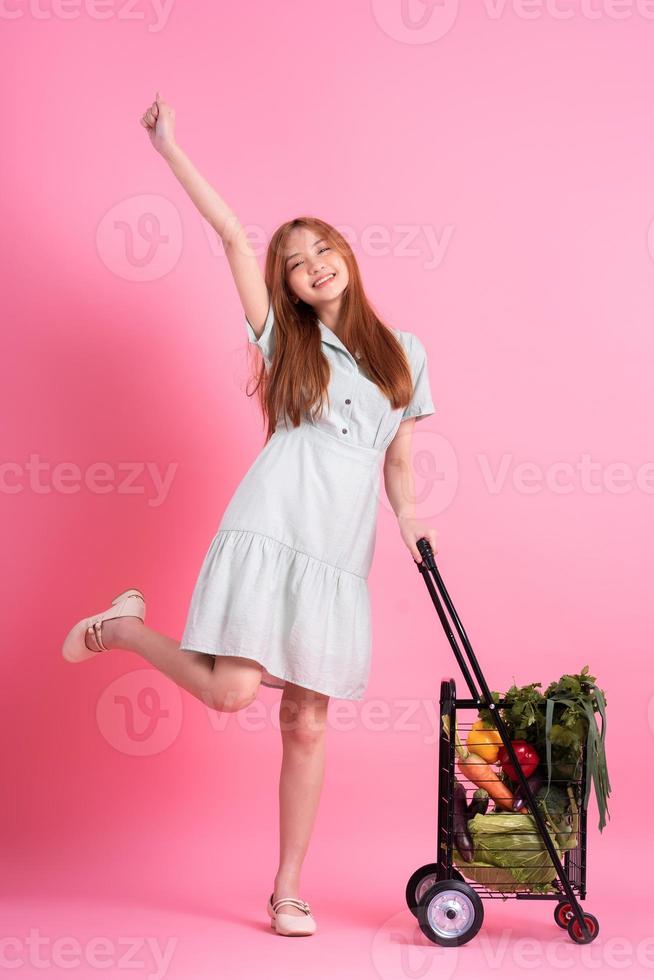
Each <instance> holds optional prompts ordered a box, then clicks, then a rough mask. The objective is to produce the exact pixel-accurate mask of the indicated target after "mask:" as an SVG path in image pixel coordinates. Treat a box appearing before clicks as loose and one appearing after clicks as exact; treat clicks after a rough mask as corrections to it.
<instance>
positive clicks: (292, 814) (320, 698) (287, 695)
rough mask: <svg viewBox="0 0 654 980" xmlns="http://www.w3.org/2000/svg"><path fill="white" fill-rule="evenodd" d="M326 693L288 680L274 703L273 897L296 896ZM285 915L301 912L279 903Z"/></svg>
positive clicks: (318, 779) (314, 796) (314, 802)
mask: <svg viewBox="0 0 654 980" xmlns="http://www.w3.org/2000/svg"><path fill="white" fill-rule="evenodd" d="M328 703H329V698H328V697H327V695H324V694H319V693H318V692H317V691H310V690H308V689H307V688H304V687H299V686H297V685H295V684H291V683H290V682H287V683H286V685H285V687H284V693H283V696H282V700H281V703H280V706H279V722H280V729H281V734H282V745H283V758H282V768H281V773H280V780H279V842H280V857H279V869H278V871H277V874H276V876H275V885H274V894H273V901H277V899H278V898H288V897H291V898H298V897H300V873H301V870H302V863H303V861H304V857H305V855H306V852H307V848H308V846H309V840H310V838H311V832H312V829H313V825H314V821H315V816H316V812H317V810H318V801H319V799H320V792H321V790H322V784H323V778H324V772H325V743H326V727H327V705H328ZM280 912H283V913H284V915H303V913H302V912H301V911H300V910H299V909H296V908H294V907H293V906H292V905H283V906H281V907H280Z"/></svg>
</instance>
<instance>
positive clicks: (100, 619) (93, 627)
mask: <svg viewBox="0 0 654 980" xmlns="http://www.w3.org/2000/svg"><path fill="white" fill-rule="evenodd" d="M121 616H136V618H137V619H140V620H141V622H145V599H144V598H143V593H142V592H140V590H139V589H125V591H124V592H121V593H120V595H117V596H116V598H115V599H112V601H111V606H110V607H109V609H105V610H104V612H101V613H96V615H95V616H87V617H86V619H80V621H79V623H76V624H75V626H73V628H72V630H71V631H70V633H69V634H68V636H67V637H66V639H65V640H64V645H63V647H62V648H61V655H62V657H63V658H64V660H68V661H69V662H70V663H79V662H80V660H88V658H89V657H94V656H95V655H96V653H100V652H101V651H103V650H106V649H107V648H106V646H105V645H104V643H103V642H102V624H103V623H104V622H105V620H107V619H120V617H121ZM87 631H92V632H93V633H94V635H95V640H96V643H97V644H98V647H99V648H100V649H99V650H90V649H89V648H88V647H87V645H86V643H85V642H84V639H85V637H86V633H87Z"/></svg>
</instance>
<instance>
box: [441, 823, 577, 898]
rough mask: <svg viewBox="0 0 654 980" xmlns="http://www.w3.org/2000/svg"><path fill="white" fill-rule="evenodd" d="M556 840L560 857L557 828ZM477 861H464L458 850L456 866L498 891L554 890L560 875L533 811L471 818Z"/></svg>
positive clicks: (470, 828)
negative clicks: (553, 883)
mask: <svg viewBox="0 0 654 980" xmlns="http://www.w3.org/2000/svg"><path fill="white" fill-rule="evenodd" d="M548 829H549V830H550V832H551V833H552V834H554V835H555V836H554V838H553V843H554V847H555V849H556V853H557V854H558V856H559V860H561V859H562V851H561V850H560V847H557V836H556V830H555V828H553V827H548ZM468 832H469V834H470V837H471V838H472V842H473V844H474V848H475V860H474V861H464V860H463V858H462V857H461V855H460V854H459V853H458V851H456V850H455V854H454V860H455V863H456V866H457V868H458V869H459V870H460V871H461V872H462V873H463V874H464V875H465V876H466V877H467V878H471V879H472V880H473V881H476V882H478V883H479V884H481V885H486V886H487V887H488V888H491V889H495V890H496V891H515V890H520V889H519V888H517V887H516V886H523V889H524V886H526V890H528V891H555V890H556V889H555V888H554V887H551V882H552V881H553V880H555V879H556V878H557V873H556V869H555V867H554V865H553V864H552V859H551V858H550V855H549V853H548V851H547V848H546V847H545V844H544V843H543V840H542V838H541V835H540V833H539V830H538V827H537V826H536V821H535V820H534V818H533V816H532V815H531V814H530V813H508V812H501V811H500V812H497V813H478V814H476V816H474V817H473V818H472V819H471V820H469V821H468Z"/></svg>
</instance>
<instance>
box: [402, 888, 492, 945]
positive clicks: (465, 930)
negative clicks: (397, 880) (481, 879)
mask: <svg viewBox="0 0 654 980" xmlns="http://www.w3.org/2000/svg"><path fill="white" fill-rule="evenodd" d="M417 912H418V923H419V925H420V929H421V930H422V932H423V933H424V934H425V936H426V937H427V939H429V940H430V941H431V942H432V943H437V944H438V945H439V946H463V944H464V943H467V942H469V941H470V940H471V939H472V938H473V936H476V935H477V933H478V932H479V930H480V929H481V924H482V922H483V921H484V906H483V905H482V902H481V899H480V897H479V895H478V894H477V892H476V891H475V890H474V888H472V887H471V886H470V885H469V884H467V882H465V881H457V880H456V879H455V878H451V879H450V880H449V881H437V882H436V884H435V885H432V887H431V888H428V889H427V891H426V892H425V893H424V895H423V896H422V899H421V900H420V904H419V905H418V909H417Z"/></svg>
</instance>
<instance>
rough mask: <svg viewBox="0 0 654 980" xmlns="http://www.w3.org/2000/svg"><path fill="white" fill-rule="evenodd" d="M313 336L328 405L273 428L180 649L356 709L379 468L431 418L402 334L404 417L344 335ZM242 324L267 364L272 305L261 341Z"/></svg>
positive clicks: (204, 572)
mask: <svg viewBox="0 0 654 980" xmlns="http://www.w3.org/2000/svg"><path fill="white" fill-rule="evenodd" d="M318 326H319V329H320V332H321V335H322V350H323V352H324V354H325V355H326V357H327V359H328V361H329V364H330V367H331V379H330V383H329V389H328V393H329V407H325V409H324V410H323V415H322V417H321V418H320V419H318V420H317V421H316V422H312V421H311V420H309V419H308V418H307V420H306V421H303V422H302V424H301V425H299V426H298V427H296V428H293V427H292V426H290V427H287V426H286V425H285V424H284V423H283V421H280V420H278V422H277V428H276V430H275V432H274V433H273V435H272V437H271V438H270V440H269V441H268V443H267V444H266V445H265V446H264V447H263V449H262V450H261V451H260V452H259V454H258V455H257V456H256V458H255V459H254V462H253V463H252V464H251V466H250V468H249V469H248V470H247V472H246V473H245V476H244V477H243V479H242V480H241V482H240V483H239V485H238V487H237V488H236V491H235V493H234V495H233V496H232V498H231V500H230V501H229V503H228V504H227V507H226V509H225V511H224V513H223V516H222V519H221V521H220V524H219V527H218V530H217V531H216V534H215V536H214V538H213V540H212V541H211V543H210V545H209V548H208V551H207V553H206V556H205V558H204V561H203V563H202V566H201V568H200V571H199V574H198V578H197V582H196V585H195V588H194V591H193V595H192V598H191V603H190V608H189V612H188V616H187V620H186V625H185V628H184V633H183V636H182V640H181V644H180V649H182V650H195V651H200V652H203V653H210V654H214V655H216V656H221V655H222V656H235V657H247V658H249V659H252V660H255V661H257V663H259V664H261V666H262V667H263V671H262V678H261V680H262V683H263V684H265V685H266V686H267V687H279V688H283V687H284V684H285V682H286V681H290V682H292V683H293V684H298V685H300V686H302V687H305V688H309V689H310V690H313V691H318V692H321V693H323V694H327V695H330V696H331V697H335V698H347V699H351V700H361V699H362V698H363V694H364V690H365V687H366V684H367V681H368V676H369V671H370V656H371V650H372V629H371V616H370V601H369V594H368V583H367V576H368V572H369V570H370V566H371V562H372V557H373V553H374V548H375V535H376V525H377V511H378V504H379V489H380V477H381V465H382V463H383V458H384V453H385V450H386V448H387V447H388V445H389V443H390V442H391V440H392V439H393V437H394V436H395V433H396V432H397V429H398V426H399V425H400V422H401V421H402V420H403V419H406V418H411V417H414V416H415V417H416V418H425V417H426V416H429V415H432V414H433V413H434V405H433V403H432V399H431V392H430V385H429V375H428V367H427V357H426V353H425V348H424V346H423V344H422V342H421V341H420V340H419V339H418V337H416V336H415V335H414V334H412V333H408V332H407V331H401V330H394V333H395V335H396V337H397V338H398V339H399V340H400V342H401V343H402V345H403V347H404V349H405V350H406V352H407V355H408V359H409V363H410V365H411V370H412V374H413V382H414V391H413V397H412V398H411V402H410V403H409V405H407V406H406V408H404V409H402V408H399V409H392V408H391V405H390V402H389V400H388V398H387V397H386V396H385V395H384V394H383V393H382V392H381V391H380V390H379V388H378V387H377V385H376V384H374V383H373V382H372V381H371V380H370V379H369V378H368V377H366V375H365V374H364V372H363V369H362V368H360V367H359V365H358V363H357V359H356V357H355V356H353V354H352V353H350V351H349V350H347V348H346V347H345V346H344V345H343V343H342V342H341V341H340V339H339V338H338V337H337V336H336V334H335V333H334V332H333V331H332V330H330V329H329V327H327V326H325V324H324V323H322V321H318ZM245 327H246V331H247V335H248V340H249V342H250V343H253V344H256V345H257V346H258V347H259V349H260V350H261V353H262V355H263V359H264V363H265V365H266V366H267V367H269V366H270V362H271V358H272V355H273V352H274V349H275V324H274V314H273V309H272V305H271V306H270V308H269V310H268V316H267V318H266V323H265V326H264V330H263V333H262V334H261V336H260V337H259V339H257V337H256V334H255V332H254V330H253V329H252V326H251V324H250V323H249V322H248V320H247V318H246V319H245ZM357 353H358V352H357Z"/></svg>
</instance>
